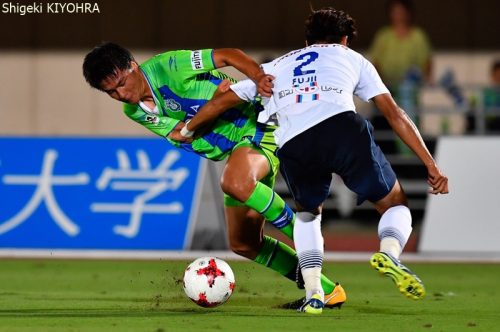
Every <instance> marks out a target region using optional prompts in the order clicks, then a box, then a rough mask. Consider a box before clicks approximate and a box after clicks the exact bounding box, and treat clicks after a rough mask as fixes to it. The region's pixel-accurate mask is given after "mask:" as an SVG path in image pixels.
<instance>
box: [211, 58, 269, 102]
mask: <svg viewBox="0 0 500 332" xmlns="http://www.w3.org/2000/svg"><path fill="white" fill-rule="evenodd" d="M213 61H214V65H215V67H216V68H222V67H227V66H233V67H234V68H236V69H238V70H239V71H240V72H242V73H243V74H245V75H246V76H248V78H250V79H251V80H252V81H253V82H254V83H255V84H256V85H257V92H258V93H259V94H260V95H262V96H264V97H271V95H272V88H273V83H272V80H273V77H272V76H271V75H266V73H265V72H264V71H263V70H262V68H261V67H260V66H259V65H258V64H257V63H256V62H255V61H254V60H253V59H252V58H251V57H250V56H248V55H247V54H245V53H244V52H243V51H241V50H239V49H236V48H219V49H215V50H214V53H213Z"/></svg>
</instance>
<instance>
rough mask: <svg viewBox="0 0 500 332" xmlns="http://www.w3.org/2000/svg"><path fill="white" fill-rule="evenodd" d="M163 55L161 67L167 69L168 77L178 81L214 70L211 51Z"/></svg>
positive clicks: (178, 52)
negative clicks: (170, 76)
mask: <svg viewBox="0 0 500 332" xmlns="http://www.w3.org/2000/svg"><path fill="white" fill-rule="evenodd" d="M164 55H165V56H164V57H163V60H162V61H163V64H162V65H163V66H167V67H168V72H169V74H170V75H172V76H174V77H175V78H177V79H180V80H186V79H190V78H193V77H196V76H197V75H199V74H202V73H206V72H209V71H211V70H214V69H216V68H215V62H214V58H213V55H214V50H213V49H204V50H194V51H190V50H180V51H171V52H167V53H164Z"/></svg>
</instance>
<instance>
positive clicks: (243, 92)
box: [230, 79, 257, 101]
mask: <svg viewBox="0 0 500 332" xmlns="http://www.w3.org/2000/svg"><path fill="white" fill-rule="evenodd" d="M230 89H231V90H233V92H234V93H236V95H237V96H238V97H239V98H240V99H241V100H244V101H252V100H254V99H255V96H256V95H257V86H256V85H255V83H254V82H253V81H252V80H249V79H247V80H243V81H239V82H238V83H236V84H232V85H231V86H230Z"/></svg>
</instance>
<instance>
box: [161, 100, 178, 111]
mask: <svg viewBox="0 0 500 332" xmlns="http://www.w3.org/2000/svg"><path fill="white" fill-rule="evenodd" d="M165 107H166V108H168V109H170V110H171V111H172V112H179V111H181V104H179V103H178V102H176V101H175V100H174V99H167V100H165Z"/></svg>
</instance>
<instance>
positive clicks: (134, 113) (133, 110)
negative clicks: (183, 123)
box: [123, 104, 180, 138]
mask: <svg viewBox="0 0 500 332" xmlns="http://www.w3.org/2000/svg"><path fill="white" fill-rule="evenodd" d="M123 112H124V113H125V115H126V116H127V117H129V118H130V119H132V120H134V121H135V122H137V123H138V124H140V125H142V126H144V127H146V128H147V129H149V130H150V131H152V132H153V133H155V134H157V135H159V136H161V137H165V138H166V137H167V135H168V134H169V133H170V132H171V131H172V130H173V129H174V128H175V126H177V124H178V123H179V122H180V121H179V120H176V119H172V118H169V117H167V116H160V115H157V114H148V113H146V112H144V111H142V110H141V109H140V107H138V106H135V105H129V104H125V105H124V107H123Z"/></svg>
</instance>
